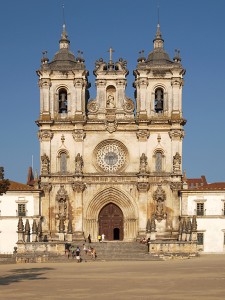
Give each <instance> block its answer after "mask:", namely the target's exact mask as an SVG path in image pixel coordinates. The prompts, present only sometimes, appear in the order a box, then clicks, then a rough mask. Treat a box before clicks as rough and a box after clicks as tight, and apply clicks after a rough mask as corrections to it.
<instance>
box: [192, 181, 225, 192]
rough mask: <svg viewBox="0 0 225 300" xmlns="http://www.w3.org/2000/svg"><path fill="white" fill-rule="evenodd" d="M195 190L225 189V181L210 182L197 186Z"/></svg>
mask: <svg viewBox="0 0 225 300" xmlns="http://www.w3.org/2000/svg"><path fill="white" fill-rule="evenodd" d="M195 190H198V191H199V190H201V191H209V190H211V191H215V190H225V182H214V183H208V184H206V185H203V186H199V187H197V188H195Z"/></svg>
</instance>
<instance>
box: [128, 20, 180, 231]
mask: <svg viewBox="0 0 225 300" xmlns="http://www.w3.org/2000/svg"><path fill="white" fill-rule="evenodd" d="M184 74H185V70H184V68H183V67H182V65H181V58H180V53H179V51H178V50H176V51H175V57H174V58H173V60H171V59H170V57H169V55H168V54H167V53H166V51H165V50H164V40H163V38H162V34H161V30H160V25H159V24H158V25H157V31H156V36H155V38H154V40H153V50H152V51H151V52H150V53H149V54H148V56H147V58H146V57H144V52H143V51H141V52H140V57H139V58H138V64H137V68H136V70H134V76H135V81H134V87H135V97H136V104H137V125H138V132H139V136H140V138H139V145H140V149H145V150H144V151H146V156H147V157H148V161H149V162H150V173H149V183H150V187H151V188H150V195H149V196H150V202H151V205H150V206H151V209H150V212H149V216H148V218H150V219H151V220H152V219H153V220H156V222H158V223H157V224H158V225H157V224H156V225H157V226H158V228H157V226H156V232H157V234H158V235H159V236H160V232H163V231H164V233H165V232H166V231H168V230H169V229H171V228H173V229H174V228H177V223H178V216H179V197H178V190H179V189H181V188H182V140H183V137H184V130H183V125H185V123H186V120H185V119H184V118H183V114H182V87H183V83H184V81H183V76H184ZM144 151H143V152H144ZM151 220H149V224H150V222H151ZM163 222H164V225H163ZM153 223H154V222H153Z"/></svg>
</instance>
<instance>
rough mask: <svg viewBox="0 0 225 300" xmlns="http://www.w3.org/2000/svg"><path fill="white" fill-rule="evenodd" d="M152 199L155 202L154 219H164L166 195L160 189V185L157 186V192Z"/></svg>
mask: <svg viewBox="0 0 225 300" xmlns="http://www.w3.org/2000/svg"><path fill="white" fill-rule="evenodd" d="M153 199H154V200H155V202H156V206H155V207H156V209H155V218H156V219H157V220H162V219H165V218H166V213H165V211H164V202H165V200H166V193H165V191H164V190H163V189H162V187H161V185H158V188H157V190H156V191H155V192H154V194H153Z"/></svg>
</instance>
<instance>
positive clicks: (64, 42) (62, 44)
mask: <svg viewBox="0 0 225 300" xmlns="http://www.w3.org/2000/svg"><path fill="white" fill-rule="evenodd" d="M69 45H70V41H69V39H68V35H67V33H66V24H65V23H64V24H63V31H62V34H61V40H60V41H59V48H60V49H69Z"/></svg>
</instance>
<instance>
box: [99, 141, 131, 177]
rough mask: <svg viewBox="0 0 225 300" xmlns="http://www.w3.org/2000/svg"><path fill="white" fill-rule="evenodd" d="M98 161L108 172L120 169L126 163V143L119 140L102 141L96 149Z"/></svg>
mask: <svg viewBox="0 0 225 300" xmlns="http://www.w3.org/2000/svg"><path fill="white" fill-rule="evenodd" d="M96 163H97V165H98V166H99V167H100V168H101V169H103V170H104V171H106V172H108V173H113V172H116V171H120V170H121V169H122V168H123V167H124V165H125V163H126V150H125V149H124V145H123V144H122V143H120V142H117V141H106V142H103V144H102V143H100V145H99V146H97V149H96Z"/></svg>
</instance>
